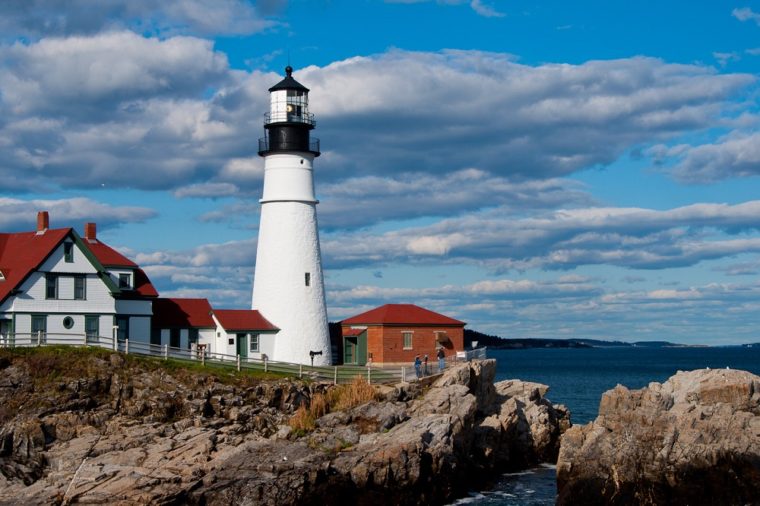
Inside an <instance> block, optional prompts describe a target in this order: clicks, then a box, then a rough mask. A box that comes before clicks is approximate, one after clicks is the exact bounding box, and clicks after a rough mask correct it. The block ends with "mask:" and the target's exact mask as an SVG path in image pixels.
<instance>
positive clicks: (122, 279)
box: [119, 274, 132, 288]
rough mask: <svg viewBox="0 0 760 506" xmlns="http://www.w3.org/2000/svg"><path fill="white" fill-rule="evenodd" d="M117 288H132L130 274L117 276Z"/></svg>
mask: <svg viewBox="0 0 760 506" xmlns="http://www.w3.org/2000/svg"><path fill="white" fill-rule="evenodd" d="M119 288H132V276H131V275H130V274H119Z"/></svg>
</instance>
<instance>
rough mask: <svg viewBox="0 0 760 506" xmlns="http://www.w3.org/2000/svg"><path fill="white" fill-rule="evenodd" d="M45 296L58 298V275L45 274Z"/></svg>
mask: <svg viewBox="0 0 760 506" xmlns="http://www.w3.org/2000/svg"><path fill="white" fill-rule="evenodd" d="M45 298H46V299H57V298H58V276H56V275H55V274H50V273H47V274H45Z"/></svg>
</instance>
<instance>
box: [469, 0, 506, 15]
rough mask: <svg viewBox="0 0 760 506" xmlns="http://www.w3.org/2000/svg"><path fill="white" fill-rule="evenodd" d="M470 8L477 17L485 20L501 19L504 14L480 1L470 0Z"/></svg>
mask: <svg viewBox="0 0 760 506" xmlns="http://www.w3.org/2000/svg"><path fill="white" fill-rule="evenodd" d="M470 7H472V10H474V11H475V12H477V13H478V14H479V15H481V16H483V17H486V18H503V17H504V16H505V14H504V13H502V12H499V11H497V10H496V9H494V8H493V7H491V6H490V5H486V4H485V3H483V1H482V0H472V1H471V2H470Z"/></svg>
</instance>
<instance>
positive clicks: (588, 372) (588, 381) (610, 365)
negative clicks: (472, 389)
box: [456, 346, 760, 506]
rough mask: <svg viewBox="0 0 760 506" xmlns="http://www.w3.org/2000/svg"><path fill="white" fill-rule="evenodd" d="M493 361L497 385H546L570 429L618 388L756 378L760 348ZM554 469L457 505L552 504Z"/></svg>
mask: <svg viewBox="0 0 760 506" xmlns="http://www.w3.org/2000/svg"><path fill="white" fill-rule="evenodd" d="M488 356H489V358H495V359H496V360H497V372H496V381H501V380H505V379H513V378H517V379H521V380H526V381H535V382H538V383H544V384H546V385H549V392H548V394H547V395H546V397H547V398H548V399H549V400H551V401H552V402H554V403H561V404H564V405H566V406H567V407H568V408H569V409H570V412H571V414H572V422H573V424H585V423H588V422H590V421H591V420H593V419H594V418H596V415H597V410H598V407H599V399H600V398H601V396H602V393H603V392H605V391H607V390H609V389H611V388H614V387H615V385H617V384H621V385H625V386H626V387H628V388H631V389H634V388H641V387H645V386H647V385H648V384H649V383H651V382H653V381H656V382H658V383H662V382H664V381H665V380H667V379H668V378H669V377H670V376H672V375H674V374H675V373H676V372H678V371H689V370H692V369H704V368H705V367H710V368H712V369H717V368H726V367H730V368H732V369H743V370H746V371H750V372H752V373H755V374H760V346H756V347H754V348H742V347H721V348H647V347H621V348H617V347H616V348H580V349H554V348H533V349H525V350H489V351H488ZM555 493H556V484H555V468H554V466H549V465H544V466H541V467H538V468H535V469H530V470H527V471H524V472H521V473H512V474H506V475H504V476H502V478H501V480H499V482H498V483H497V485H496V487H495V488H494V489H492V490H487V491H473V492H472V493H471V495H470V497H466V498H464V499H460V500H459V501H457V503H456V504H468V505H470V504H472V505H478V506H483V505H489V506H497V505H498V506H505V505H520V506H538V505H550V504H554V499H555Z"/></svg>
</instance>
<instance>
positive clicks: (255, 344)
mask: <svg viewBox="0 0 760 506" xmlns="http://www.w3.org/2000/svg"><path fill="white" fill-rule="evenodd" d="M250 341H251V344H250V350H251V353H258V352H259V335H258V334H251V339H250Z"/></svg>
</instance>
